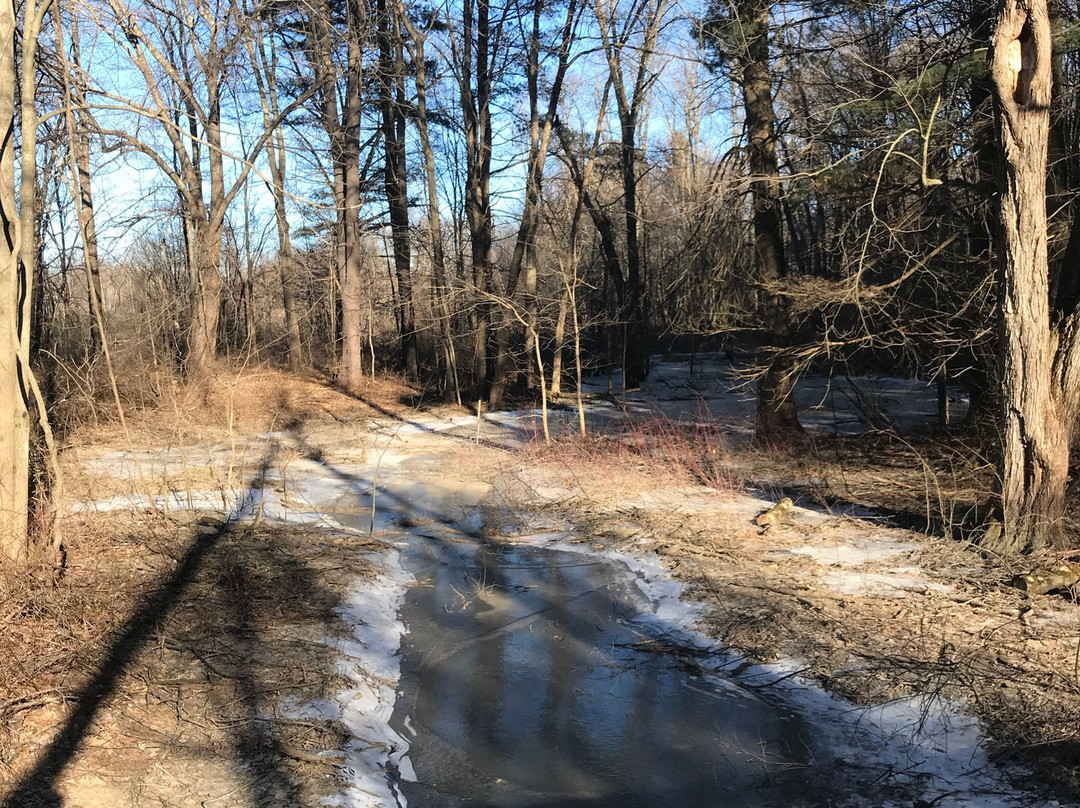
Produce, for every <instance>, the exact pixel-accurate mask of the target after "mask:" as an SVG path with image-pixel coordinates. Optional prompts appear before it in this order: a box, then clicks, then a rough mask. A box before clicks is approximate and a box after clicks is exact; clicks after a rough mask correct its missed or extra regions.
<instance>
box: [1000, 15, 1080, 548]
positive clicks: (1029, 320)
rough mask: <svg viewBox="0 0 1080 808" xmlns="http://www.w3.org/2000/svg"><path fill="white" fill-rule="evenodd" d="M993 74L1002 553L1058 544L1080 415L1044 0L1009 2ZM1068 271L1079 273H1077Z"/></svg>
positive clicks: (1078, 341) (1076, 302)
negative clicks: (1056, 257)
mask: <svg viewBox="0 0 1080 808" xmlns="http://www.w3.org/2000/svg"><path fill="white" fill-rule="evenodd" d="M990 76H991V79H992V81H993V84H994V93H995V97H996V101H997V105H996V113H997V121H998V131H999V135H1000V138H1001V143H1002V146H1003V153H1004V154H1003V160H1002V161H1001V170H1000V185H1001V235H1002V244H1001V255H1000V264H999V273H998V286H999V294H1000V307H1001V320H1000V327H1001V336H1000V344H1001V357H1002V358H1001V362H1002V371H1001V379H1002V404H1003V412H1002V416H1003V427H1004V431H1003V435H1002V459H1001V469H1000V477H1001V480H1000V483H1001V506H1002V515H1003V520H1002V525H1003V530H1002V536H1001V539H1000V541H999V544H1000V545H1001V546H1000V547H998V548H996V549H1005V550H1023V549H1027V548H1041V547H1045V546H1047V545H1050V544H1053V545H1058V546H1061V545H1063V544H1064V531H1063V527H1064V526H1063V524H1062V521H1063V520H1062V517H1063V514H1064V509H1065V489H1066V486H1067V484H1068V475H1069V442H1070V438H1071V435H1072V431H1073V428H1074V427H1075V425H1076V422H1077V417H1078V415H1080V295H1078V294H1077V293H1076V292H1077V285H1076V284H1075V283H1071V284H1068V285H1067V291H1065V292H1064V293H1062V292H1061V291H1059V293H1058V295H1057V296H1056V298H1055V299H1054V300H1053V301H1051V298H1050V284H1049V278H1048V275H1049V270H1048V263H1047V227H1046V157H1047V142H1048V135H1049V124H1050V100H1051V85H1052V70H1051V31H1050V17H1049V10H1048V8H1047V4H1046V3H1045V2H1044V1H1043V0H1031V1H1030V2H1024V3H1021V2H1017V0H1003V2H1002V3H1001V5H1000V6H999V8H998V16H997V26H996V28H995V31H994V37H993V42H992V51H991V57H990ZM1075 226H1076V225H1075V224H1074V227H1075ZM1064 271H1065V272H1070V273H1074V272H1075V267H1072V266H1069V267H1066V268H1064ZM1052 303H1053V307H1052V306H1051V304H1052Z"/></svg>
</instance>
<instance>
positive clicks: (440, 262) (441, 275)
mask: <svg viewBox="0 0 1080 808" xmlns="http://www.w3.org/2000/svg"><path fill="white" fill-rule="evenodd" d="M395 10H396V12H397V15H398V19H399V20H400V21H401V24H402V25H404V26H405V27H406V29H407V30H408V32H409V37H410V41H411V42H412V46H411V55H412V61H413V65H415V69H416V128H417V132H418V134H419V135H420V151H421V153H422V154H423V156H424V176H425V179H426V181H427V202H428V216H427V219H428V233H429V235H430V238H431V269H432V275H433V278H432V281H433V282H432V285H431V298H432V309H433V310H434V311H435V314H436V317H437V318H438V320H439V337H440V342H441V343H442V350H443V373H444V377H443V396H444V397H445V398H446V400H447V401H455V402H457V403H458V404H460V403H461V386H460V383H459V381H458V370H457V355H456V351H455V348H454V334H453V327H452V316H451V309H450V301H449V295H450V287H449V285H448V283H447V274H446V252H445V250H444V249H443V235H442V219H441V215H440V213H439V175H438V168H437V166H436V165H435V152H434V150H433V149H432V146H431V134H430V132H429V130H428V114H427V63H426V61H425V59H426V57H425V55H424V44H425V37H426V34H423V33H421V32H420V31H419V30H418V29H417V28H416V26H414V25H413V24H412V22H411V20H410V19H409V16H408V13H407V12H406V11H405V6H404V3H403V2H402V0H395Z"/></svg>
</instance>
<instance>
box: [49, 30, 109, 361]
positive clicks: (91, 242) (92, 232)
mask: <svg viewBox="0 0 1080 808" xmlns="http://www.w3.org/2000/svg"><path fill="white" fill-rule="evenodd" d="M54 28H55V29H56V30H55V34H56V46H57V51H58V52H59V53H60V54H61V57H62V62H61V73H62V80H63V88H64V106H65V113H64V119H65V121H66V125H67V130H68V138H69V145H68V150H69V156H70V161H71V183H72V194H73V196H74V198H75V215H76V218H77V220H78V222H79V233H80V234H81V237H82V244H83V266H84V268H85V270H86V294H87V304H88V308H89V313H90V328H89V337H90V343H89V344H90V350H89V356H90V358H91V359H96V358H97V357H98V356H99V355H100V354H101V349H102V334H101V321H102V319H103V312H102V300H101V269H100V262H99V260H98V244H97V225H96V219H95V217H94V196H93V191H92V189H91V185H90V138H89V135H88V132H89V126H88V125H87V124H88V120H87V119H88V117H89V116H88V113H87V112H86V111H85V108H86V92H85V90H84V89H83V86H82V82H81V81H78V80H75V81H73V80H72V74H73V72H74V71H73V70H72V68H73V67H74V68H75V69H79V68H80V67H81V63H82V60H81V54H80V49H79V26H78V21H77V19H76V17H75V15H74V13H72V15H71V57H70V59H68V58H66V56H64V50H65V48H64V27H63V25H61V24H60V22H59V20H57V21H56V22H55V23H54Z"/></svg>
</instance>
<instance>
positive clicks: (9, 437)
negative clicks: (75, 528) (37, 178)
mask: <svg viewBox="0 0 1080 808" xmlns="http://www.w3.org/2000/svg"><path fill="white" fill-rule="evenodd" d="M16 79H17V76H16V70H15V5H14V2H13V1H12V0H0V556H2V557H3V558H5V559H6V560H8V561H10V562H14V563H16V564H21V563H23V562H25V560H26V557H27V550H28V545H27V509H28V505H29V502H28V497H29V479H30V465H29V458H30V415H29V412H28V410H27V402H26V399H27V391H26V389H25V387H24V382H25V380H24V378H23V377H22V374H21V372H20V371H21V369H20V367H19V361H20V360H19V344H20V343H19V320H20V305H19V299H20V294H21V293H22V292H23V281H22V280H21V276H20V271H19V236H18V231H19V218H18V215H17V214H16V211H15V87H16V85H17V80H16Z"/></svg>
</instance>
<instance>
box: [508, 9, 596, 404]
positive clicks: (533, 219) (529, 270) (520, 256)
mask: <svg viewBox="0 0 1080 808" xmlns="http://www.w3.org/2000/svg"><path fill="white" fill-rule="evenodd" d="M543 12H544V3H543V0H533V7H532V15H531V19H532V29H531V31H530V33H529V35H528V36H527V37H526V41H527V42H528V43H529V44H528V48H527V56H526V63H525V78H526V86H527V90H528V97H529V152H528V164H527V170H526V175H525V203H524V205H523V207H522V211H521V220H520V222H519V224H518V232H517V238H516V239H515V241H514V253H513V255H512V257H511V259H510V266H509V267H508V269H507V281H506V291H505V296H506V298H507V299H511V298H513V296H514V294H515V292H516V291H517V286H518V282H519V279H520V277H521V270H522V267H523V266H524V268H525V276H526V281H525V287H526V288H525V294H526V296H527V298H528V300H527V303H526V317H525V318H524V319H525V322H526V324H527V325H526V357H527V361H529V362H530V363H531V362H532V358H531V357H532V356H533V355H535V354H536V351H535V346H534V345H533V340H534V339H535V335H536V333H537V330H536V301H535V297H536V264H537V258H536V232H537V229H538V227H539V219H540V215H539V212H540V201H541V191H542V187H541V186H542V183H543V177H544V164H545V162H546V161H547V155H548V151H549V148H550V145H551V133H552V130H553V128H554V124H555V118H556V115H557V113H558V109H559V100H560V98H561V96H562V87H563V82H564V80H565V79H566V71H567V69H568V68H569V66H570V58H571V54H572V48H573V45H574V39H575V29H576V27H577V23H578V17H579V13H580V7H579V6H578V4H577V0H570V1H569V2H568V3H567V6H566V15H565V18H564V20H563V24H562V28H561V33H560V36H559V40H558V45H557V46H556V48H555V53H556V54H557V56H558V59H557V64H556V67H555V73H554V75H553V76H552V79H551V84H550V87H549V89H548V93H547V98H546V99H545V104H544V107H543V109H541V106H540V71H541V67H542V61H541V53H542V50H543V49H544V48H543V45H542V41H541V38H542V32H541V26H540V22H541V18H542V16H543ZM511 314H515V316H516V312H515V311H514V310H513V309H512V308H510V307H503V311H502V322H501V323H500V327H499V330H498V333H497V337H496V346H495V374H494V378H493V379H492V384H491V390H490V391H489V392H488V404H489V405H490V406H491V407H498V406H500V405H501V403H502V399H503V395H504V394H505V389H506V383H507V380H508V377H509V374H510V367H509V364H510V363H509V342H510V326H511V323H510V315H511Z"/></svg>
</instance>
